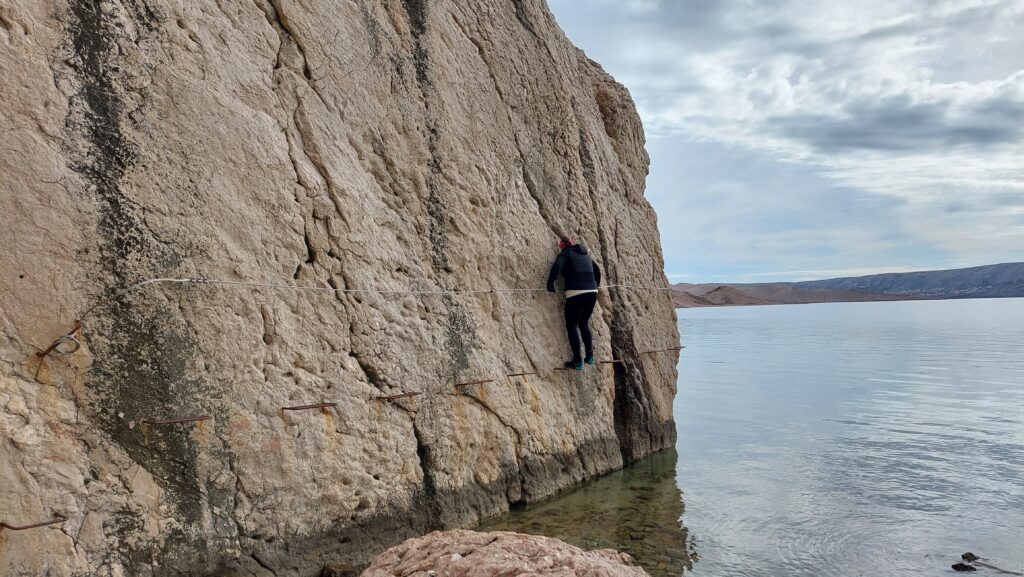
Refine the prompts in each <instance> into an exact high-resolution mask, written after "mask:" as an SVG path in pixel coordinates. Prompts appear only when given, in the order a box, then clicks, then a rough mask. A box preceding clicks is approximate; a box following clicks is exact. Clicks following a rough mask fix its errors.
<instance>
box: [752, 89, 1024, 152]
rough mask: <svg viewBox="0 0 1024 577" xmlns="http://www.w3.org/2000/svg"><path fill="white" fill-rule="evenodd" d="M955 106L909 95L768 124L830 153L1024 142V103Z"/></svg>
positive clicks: (777, 130) (777, 119)
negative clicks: (969, 107)
mask: <svg viewBox="0 0 1024 577" xmlns="http://www.w3.org/2000/svg"><path fill="white" fill-rule="evenodd" d="M952 106H953V104H952V103H950V102H942V103H914V102H911V100H910V98H909V97H907V96H902V95H901V96H898V97H893V98H888V99H884V100H878V101H861V102H854V103H849V104H847V105H846V106H844V108H843V112H844V114H843V115H842V116H825V115H788V116H778V117H773V118H771V119H769V120H768V122H767V126H768V128H769V129H771V130H773V131H774V132H776V133H777V134H779V135H781V136H783V137H785V138H790V139H798V140H801V141H804V142H806V143H808V144H809V145H811V146H812V147H813V148H814V149H815V150H817V151H818V152H821V153H826V154H835V153H841V152H844V151H847V150H878V151H890V152H900V151H903V152H909V151H922V150H928V149H945V148H949V147H977V148H980V149H984V148H985V147H988V146H991V145H996V144H1006V143H1015V142H1019V141H1021V140H1022V139H1024V102H1021V101H1014V100H1011V99H1008V98H1004V99H1001V100H991V101H988V102H985V103H984V104H983V105H982V106H979V107H977V108H976V109H974V110H971V111H968V112H967V113H966V114H963V113H961V114H954V113H953V112H952V110H951V108H952Z"/></svg>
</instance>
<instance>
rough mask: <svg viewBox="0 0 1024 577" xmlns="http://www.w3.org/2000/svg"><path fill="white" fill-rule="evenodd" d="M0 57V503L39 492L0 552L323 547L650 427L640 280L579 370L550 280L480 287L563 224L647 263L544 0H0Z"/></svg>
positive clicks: (656, 437)
mask: <svg viewBox="0 0 1024 577" xmlns="http://www.w3.org/2000/svg"><path fill="white" fill-rule="evenodd" d="M0 77H2V78H3V83H2V86H0V133H2V134H3V147H2V151H0V187H2V195H0V224H2V226H0V246H2V247H3V250H2V251H0V296H2V301H0V434H2V438H0V522H4V523H7V524H10V525H26V524H33V523H37V522H42V521H47V520H53V519H57V518H58V516H60V517H62V518H65V519H66V520H65V521H63V522H62V523H58V524H54V525H50V526H46V527H40V528H35V529H28V530H24V531H15V530H12V529H4V530H3V531H2V532H0V574H3V575H9V576H22V575H33V576H35V575H60V576H64V575H112V576H120V575H128V576H146V575H206V574H217V575H278V576H285V575H295V576H310V575H317V574H319V571H320V568H321V567H323V566H324V565H326V564H328V563H332V562H351V563H364V562H366V561H368V560H369V559H370V557H371V556H372V555H373V554H375V553H377V552H379V551H380V550H383V549H384V548H385V547H386V546H388V545H391V544H393V543H396V542H398V541H401V540H402V539H404V538H407V537H410V536H414V535H417V534H421V533H424V532H426V531H429V530H431V529H436V528H447V527H458V526H470V525H473V524H474V523H476V522H477V521H478V520H480V519H481V518H484V517H487V516H490V515H494V514H497V513H499V512H501V511H504V510H506V509H507V508H508V507H509V505H510V504H511V503H516V502H528V501H533V500H536V499H540V498H543V497H545V496H548V495H550V494H552V493H553V492H555V491H557V490H559V489H560V488H564V487H566V486H569V485H571V484H573V483H576V482H579V481H581V480H584V479H587V478H589V477H592V476H595V475H598V474H601V473H603V472H606V471H609V470H612V469H615V468H617V467H620V466H621V465H622V463H623V462H624V461H629V460H633V459H637V458H639V457H641V456H644V455H646V454H648V453H650V452H652V451H654V450H657V449H660V448H664V447H667V446H670V445H672V444H673V441H674V438H675V427H674V424H673V421H672V412H671V405H672V399H673V396H674V393H675V381H676V370H675V360H676V353H675V352H673V351H666V352H662V353H656V354H646V353H647V351H652V350H660V349H664V348H667V347H671V346H673V345H676V344H677V343H678V334H677V332H676V324H675V314H674V311H673V308H672V302H671V297H670V294H669V293H668V292H664V291H649V290H636V289H625V288H618V289H616V288H612V289H609V290H606V291H604V292H602V293H601V296H600V301H599V308H598V311H597V312H596V313H595V318H594V320H593V323H592V324H593V326H594V329H595V334H596V338H597V343H598V344H597V348H598V351H599V356H600V357H601V358H603V359H613V358H614V359H622V360H623V362H622V363H616V364H611V365H600V366H599V368H596V369H595V368H588V370H587V371H586V372H584V373H583V374H581V375H580V374H576V373H571V374H570V373H568V372H563V371H553V370H552V369H553V368H554V367H557V366H559V365H560V364H561V362H562V361H563V360H565V359H566V358H567V355H568V346H567V345H566V344H565V337H564V333H563V328H562V320H561V304H560V299H561V297H560V296H557V297H556V296H555V295H550V294H548V293H545V292H525V291H524V292H501V290H495V291H494V292H489V291H491V289H507V288H538V287H542V286H543V280H544V277H545V275H546V272H547V267H548V266H549V264H550V262H551V260H552V258H553V257H554V255H555V242H556V240H557V234H558V233H561V232H566V233H568V234H570V235H572V236H574V237H576V238H579V239H581V240H582V241H584V242H585V243H586V244H587V245H588V246H589V247H590V248H591V250H592V252H593V254H594V256H595V258H596V259H597V260H598V262H599V263H601V264H602V266H603V268H604V271H605V278H606V282H607V283H622V284H630V285H637V286H667V282H666V279H665V277H664V275H663V272H662V265H663V261H662V255H661V250H660V247H659V241H658V233H657V226H656V219H655V215H654V212H653V211H652V209H651V207H650V206H649V205H648V203H647V202H646V200H645V199H644V197H643V190H644V179H645V176H646V173H647V165H648V157H647V155H646V153H645V151H644V136H643V130H642V127H641V124H640V121H639V119H638V117H637V114H636V112H635V110H634V107H633V104H632V101H631V99H630V97H629V94H628V93H627V92H626V90H625V89H624V88H623V87H622V86H620V85H619V84H617V83H616V82H615V81H614V80H613V79H612V78H610V77H609V76H608V75H607V74H605V73H604V72H603V71H602V69H601V68H600V67H599V66H598V65H597V64H596V63H594V62H592V61H590V60H588V59H587V58H586V56H585V55H584V54H583V53H582V52H581V51H579V50H578V49H576V48H575V47H574V46H572V44H571V43H570V42H569V41H568V40H567V39H566V38H565V36H564V35H563V33H562V32H561V31H560V29H559V28H558V26H557V24H556V23H555V21H554V19H553V17H552V16H551V14H550V13H549V12H548V10H547V7H546V6H545V5H544V4H543V2H541V1H540V0H404V1H401V0H315V1H314V0H302V1H299V0H238V1H234V0H102V1H94V0H72V1H67V0H64V1H61V0H53V1H39V0H4V2H3V3H2V5H0ZM164 277H171V278H182V277H202V278H209V279H222V280H229V281H238V282H247V283H259V284H264V285H295V286H302V287H321V288H330V289H372V290H369V292H341V291H333V290H324V291H300V290H286V289H282V288H278V287H274V286H259V287H253V286H248V285H228V284H209V283H167V282H163V283H151V284H146V285H143V286H135V288H132V289H130V290H126V289H127V288H128V287H132V286H133V285H136V283H139V282H142V281H146V280H147V279H153V278H164ZM377 289H388V290H398V291H409V290H413V291H420V292H418V293H416V294H412V293H408V292H400V293H386V292H375V291H376V290H377ZM467 289H470V290H478V291H482V292H473V293H465V292H449V291H460V290H467ZM78 320H81V326H80V328H78V329H77V331H75V327H76V321H78ZM73 331H74V332H73ZM68 334H71V335H72V336H73V337H74V339H71V338H70V337H69V338H65V339H64V341H63V342H59V343H58V346H57V348H56V350H53V351H50V352H49V353H48V354H46V355H45V356H42V357H41V356H40V355H39V354H37V353H39V352H40V351H46V350H47V349H48V348H49V347H50V345H51V343H54V342H55V340H56V339H58V337H61V336H62V335H68ZM76 341H77V342H76ZM77 343H81V346H80V347H79V348H77V350H74V349H76V347H78V344H77ZM72 351H73V352H72ZM522 372H537V373H538V374H535V375H525V376H520V377H509V376H508V375H509V374H514V373H522ZM477 380H490V381H492V382H489V383H483V384H478V385H470V386H459V387H456V386H454V385H455V384H457V383H464V382H471V381H477ZM412 392H422V393H424V394H422V395H418V396H413V397H407V398H401V399H385V400H380V399H377V397H389V396H393V395H400V394H403V393H412ZM322 402H331V403H335V404H336V405H335V406H330V407H324V408H322V409H308V410H295V411H286V410H282V408H283V407H286V406H296V405H307V404H314V403H322ZM194 416H209V417H212V418H210V419H207V420H203V421H192V422H185V423H172V424H161V423H155V422H153V421H160V420H166V419H170V418H174V417H194Z"/></svg>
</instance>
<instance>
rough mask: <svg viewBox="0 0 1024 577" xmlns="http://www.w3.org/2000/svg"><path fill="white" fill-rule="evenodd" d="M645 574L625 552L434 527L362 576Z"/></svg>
mask: <svg viewBox="0 0 1024 577" xmlns="http://www.w3.org/2000/svg"><path fill="white" fill-rule="evenodd" d="M395 575H403V576H404V577H435V576H442V577H496V576H499V575H501V576H505V577H513V576H526V575H532V576H539V575H557V576H559V577H646V576H647V572H646V571H644V570H643V569H641V568H640V567H637V566H635V565H633V560H632V559H631V558H630V557H629V555H626V554H625V553H619V552H618V551H615V550H614V549H600V550H597V551H584V550H582V549H580V548H579V547H573V546H572V545H569V544H568V543H565V542H564V541H559V540H558V539H551V538H549V537H541V536H539V535H523V534H521V533H508V532H504V531H497V532H493V533H477V532H474V531H435V532H433V533H430V534H429V535H424V536H423V537H420V538H417V539H409V540H408V541H406V542H404V543H402V544H401V545H397V546H395V547H392V548H390V549H388V550H387V551H385V552H383V553H381V554H380V555H379V556H378V557H377V558H376V559H374V560H373V563H371V564H370V566H369V567H368V568H367V569H366V571H363V573H362V576H361V577H394V576H395Z"/></svg>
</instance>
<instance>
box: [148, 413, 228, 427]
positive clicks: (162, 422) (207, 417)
mask: <svg viewBox="0 0 1024 577" xmlns="http://www.w3.org/2000/svg"><path fill="white" fill-rule="evenodd" d="M212 418H213V417H211V416H210V415H199V416H198V417H178V418H175V419H162V420H158V421H151V420H149V419H144V420H143V421H142V422H143V423H146V424H147V425H174V424H177V423H192V422H195V421H209V420H210V419H212Z"/></svg>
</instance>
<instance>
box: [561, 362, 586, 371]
mask: <svg viewBox="0 0 1024 577" xmlns="http://www.w3.org/2000/svg"><path fill="white" fill-rule="evenodd" d="M565 368H567V369H576V370H577V371H582V370H583V363H576V362H573V361H565Z"/></svg>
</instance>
